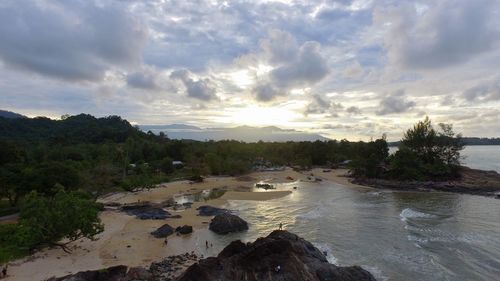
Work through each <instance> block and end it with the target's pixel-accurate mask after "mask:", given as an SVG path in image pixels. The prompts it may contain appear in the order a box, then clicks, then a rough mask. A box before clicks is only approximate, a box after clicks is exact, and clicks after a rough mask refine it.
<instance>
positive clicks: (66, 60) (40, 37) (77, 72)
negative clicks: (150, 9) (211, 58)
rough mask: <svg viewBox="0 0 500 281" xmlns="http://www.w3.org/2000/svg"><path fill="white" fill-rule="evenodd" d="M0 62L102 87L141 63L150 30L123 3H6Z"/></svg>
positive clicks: (0, 12)
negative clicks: (109, 74) (112, 73)
mask: <svg viewBox="0 0 500 281" xmlns="http://www.w3.org/2000/svg"><path fill="white" fill-rule="evenodd" d="M0 37H1V38H2V40H0V59H1V60H2V61H3V62H4V63H5V64H6V65H9V66H11V67H14V68H17V69H22V70H27V71H30V72H34V73H38V74H41V75H46V76H51V77H56V78H60V79H65V80H77V81H98V80H101V79H102V78H103V77H104V74H105V73H106V71H108V70H113V69H115V68H117V67H130V66H131V65H134V64H137V63H139V62H140V61H141V52H142V49H143V46H144V44H145V41H146V38H147V29H146V28H145V27H144V26H143V25H142V24H141V23H140V21H138V20H137V19H136V18H135V17H133V16H132V15H131V14H130V13H129V12H128V11H127V10H126V9H125V8H124V7H123V6H122V5H121V4H120V3H115V2H107V3H106V4H102V5H97V4H96V2H94V1H57V2H54V1H43V0H42V1H23V2H22V4H21V2H19V1H3V2H2V4H1V6H0Z"/></svg>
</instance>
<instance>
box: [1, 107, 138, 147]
mask: <svg viewBox="0 0 500 281" xmlns="http://www.w3.org/2000/svg"><path fill="white" fill-rule="evenodd" d="M143 134H145V133H143V132H142V131H140V130H138V129H137V128H135V127H134V126H132V125H131V124H130V123H129V122H128V121H127V120H124V119H122V118H121V117H119V116H109V117H103V118H95V117H93V116H92V115H88V114H80V115H75V116H69V117H67V118H65V119H63V120H52V119H49V118H46V117H36V118H17V119H9V118H3V117H0V140H9V141H15V142H20V143H24V144H30V143H36V144H40V143H47V144H64V145H68V144H78V143H103V142H124V141H125V140H126V139H127V138H128V137H129V136H131V135H143Z"/></svg>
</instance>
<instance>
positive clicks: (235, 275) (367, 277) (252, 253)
mask: <svg viewBox="0 0 500 281" xmlns="http://www.w3.org/2000/svg"><path fill="white" fill-rule="evenodd" d="M200 258H202V259H201V260H199V259H200ZM49 280H50V281H105V280H106V281H160V280H163V281H165V280H166V281H174V280H176V281H214V280H217V281H235V280H242V281H255V280H264V281H278V280H290V281H295V280H296V281H303V280H308V281H375V278H374V277H373V276H372V275H371V274H370V273H369V272H368V271H366V270H364V269H363V268H361V267H359V266H349V267H339V266H336V265H333V264H330V263H328V261H327V259H326V257H325V255H324V254H323V253H322V252H321V251H320V250H318V249H317V248H316V247H314V245H312V244H311V243H310V242H308V241H306V240H304V239H302V238H300V237H298V236H297V235H295V234H292V233H289V232H287V231H283V230H276V231H273V232H272V233H271V234H269V235H268V236H267V237H265V238H259V239H257V240H256V241H255V242H253V243H247V244H245V243H243V242H241V241H240V240H237V241H233V242H232V243H231V244H229V245H228V246H227V247H226V248H224V250H222V251H221V252H220V253H219V255H217V257H209V258H206V259H203V257H198V256H197V255H196V254H195V253H194V252H191V253H186V254H183V255H178V256H170V257H167V258H165V259H164V260H162V261H160V262H153V263H152V264H151V265H150V267H149V269H146V268H140V267H133V268H128V267H127V266H124V265H120V266H114V267H109V268H106V269H101V270H94V271H83V272H79V273H76V274H72V275H68V276H64V277H59V278H51V279H49Z"/></svg>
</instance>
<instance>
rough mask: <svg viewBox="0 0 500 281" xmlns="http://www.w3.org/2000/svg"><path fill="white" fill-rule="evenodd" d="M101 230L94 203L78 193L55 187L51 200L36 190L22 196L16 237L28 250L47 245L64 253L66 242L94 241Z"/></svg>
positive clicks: (101, 226) (102, 227)
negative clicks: (22, 200) (55, 247)
mask: <svg viewBox="0 0 500 281" xmlns="http://www.w3.org/2000/svg"><path fill="white" fill-rule="evenodd" d="M103 230H104V226H103V225H102V224H101V221H100V219H99V206H98V204H97V203H95V202H94V201H93V200H92V199H91V198H90V197H88V196H85V195H84V194H82V193H79V192H75V191H64V189H63V188H59V190H58V191H57V193H56V194H55V195H54V196H53V197H44V196H42V195H40V194H38V193H37V192H36V191H32V192H31V193H30V194H28V195H27V196H26V198H25V200H24V202H23V204H22V207H21V214H20V220H19V232H18V238H19V241H20V244H21V245H25V246H26V247H28V248H30V249H34V248H37V247H40V246H44V245H48V246H60V247H62V248H63V249H64V250H65V251H68V249H67V247H66V245H67V244H68V243H71V242H73V241H76V240H78V239H80V238H88V239H92V240H94V239H95V237H96V235H97V234H99V233H101V232H102V231H103ZM63 239H64V241H63Z"/></svg>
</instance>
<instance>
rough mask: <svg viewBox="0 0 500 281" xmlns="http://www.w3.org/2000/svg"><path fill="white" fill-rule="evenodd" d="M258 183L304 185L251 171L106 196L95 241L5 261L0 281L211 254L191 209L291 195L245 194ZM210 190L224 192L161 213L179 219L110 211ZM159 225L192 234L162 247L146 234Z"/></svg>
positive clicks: (203, 225) (200, 219)
mask: <svg viewBox="0 0 500 281" xmlns="http://www.w3.org/2000/svg"><path fill="white" fill-rule="evenodd" d="M259 181H266V182H273V183H293V182H296V181H308V180H307V176H306V175H304V174H302V173H299V172H295V171H293V170H292V169H290V168H287V169H286V170H284V171H273V172H254V173H250V174H248V175H246V176H243V177H236V178H235V177H209V178H206V179H205V181H204V182H201V183H189V182H188V181H177V182H168V183H163V184H159V185H158V186H157V187H156V188H152V189H150V190H141V191H138V192H133V193H132V192H115V193H111V194H107V195H104V196H102V197H100V198H99V199H98V200H97V201H98V202H100V203H103V204H104V205H105V206H106V209H105V210H104V211H102V212H101V213H100V215H99V217H100V218H101V220H102V222H103V224H104V226H105V229H104V232H103V233H101V234H99V235H98V236H97V238H98V240H96V241H90V240H88V239H80V240H77V241H74V242H72V243H71V244H70V245H69V248H70V249H71V251H72V252H71V253H70V254H68V253H65V252H64V251H63V250H62V249H60V248H45V249H42V250H40V251H38V252H36V253H35V254H33V255H31V256H27V257H24V258H21V259H18V260H14V261H12V262H9V272H8V276H7V278H5V279H3V280H9V281H10V280H30V281H31V280H45V279H48V278H51V277H60V276H65V275H68V274H74V273H77V272H80V271H85V270H97V269H102V268H106V267H110V266H117V265H127V266H129V267H137V266H149V265H150V264H151V263H152V262H155V261H161V260H163V259H164V258H165V257H167V256H174V255H180V254H184V253H186V252H194V253H195V254H197V255H198V256H202V255H203V256H207V255H214V254H217V253H211V252H207V249H205V247H204V241H205V240H207V239H208V238H207V235H208V234H207V231H208V223H209V222H210V220H211V219H212V217H206V216H198V215H197V214H198V212H197V211H196V208H198V207H199V206H202V205H210V206H214V207H224V205H225V204H226V203H227V202H228V200H257V201H265V200H272V199H278V198H281V197H284V196H288V195H289V194H291V193H292V192H293V191H291V190H276V191H275V190H272V191H266V192H256V191H251V190H252V189H253V184H254V183H256V182H259ZM214 189H219V190H224V191H225V193H224V194H223V195H222V196H221V197H219V198H215V199H208V200H206V201H203V200H201V201H199V202H193V203H192V205H191V207H190V208H184V209H181V210H171V209H169V208H167V211H168V212H170V213H172V215H180V216H181V218H167V219H164V220H141V219H138V218H136V217H135V216H131V215H128V214H126V213H125V212H123V211H120V210H119V209H118V208H117V207H116V205H120V206H121V205H126V204H137V203H146V202H148V203H152V204H160V203H164V202H165V201H166V200H168V199H171V198H174V196H182V195H194V194H199V193H202V192H203V191H207V190H214ZM113 205H115V207H113ZM165 223H168V224H169V225H171V226H172V227H174V228H176V227H177V226H182V225H190V226H192V227H193V233H190V234H187V235H180V236H176V235H175V234H174V235H171V236H169V237H168V244H167V245H165V242H164V240H165V239H158V238H154V237H153V236H152V235H150V232H152V231H154V230H156V229H157V228H158V227H160V226H162V225H163V224H165ZM200 241H201V242H200ZM202 244H203V245H202ZM137 249H140V251H138V250H137ZM34 277H35V278H34Z"/></svg>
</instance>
